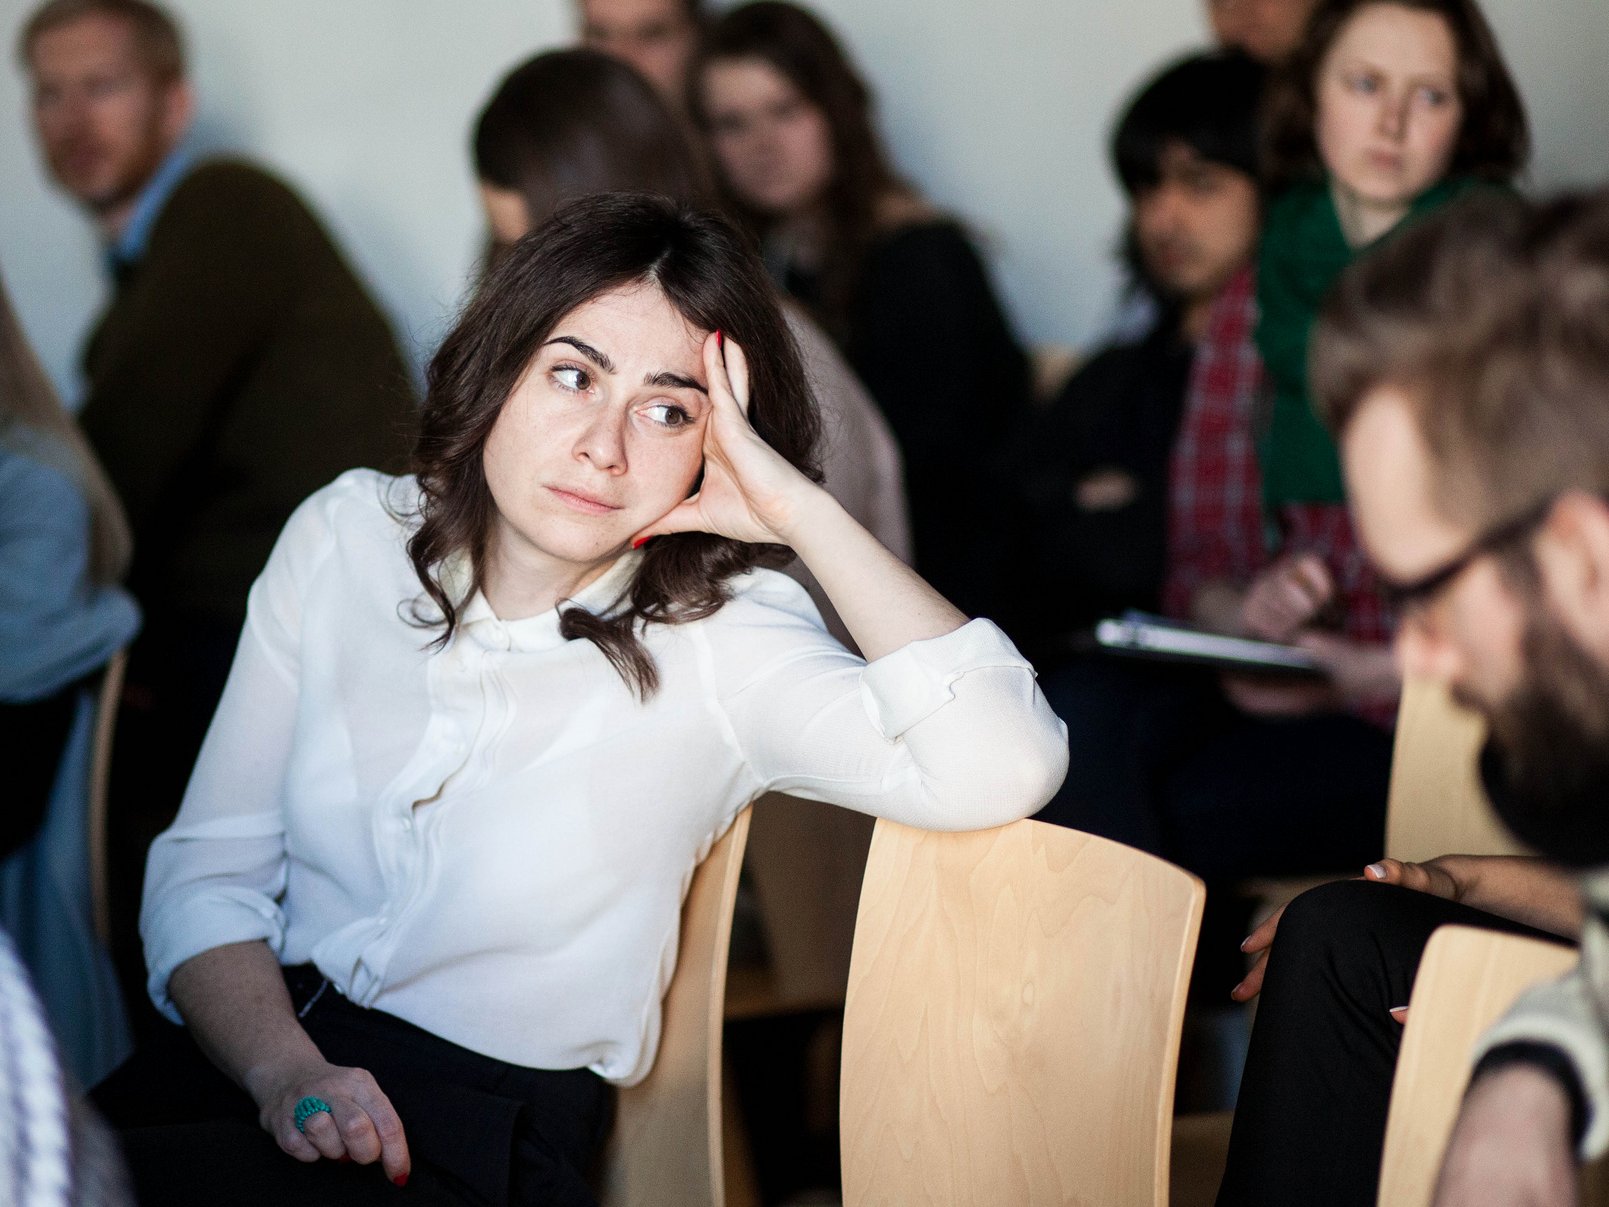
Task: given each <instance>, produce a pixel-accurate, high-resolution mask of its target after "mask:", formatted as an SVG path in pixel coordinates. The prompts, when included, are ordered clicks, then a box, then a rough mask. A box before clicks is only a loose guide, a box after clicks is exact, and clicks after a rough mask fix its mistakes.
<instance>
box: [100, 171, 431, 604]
mask: <svg viewBox="0 0 1609 1207" xmlns="http://www.w3.org/2000/svg"><path fill="white" fill-rule="evenodd" d="M84 367H85V370H86V372H87V374H88V378H89V397H88V400H87V402H86V403H85V406H84V410H83V414H82V422H83V426H84V431H85V432H86V433H87V435H88V436H89V438H90V440H91V442H92V443H93V444H94V446H95V451H96V453H97V454H99V456H100V458H101V460H102V462H103V463H104V464H105V466H106V470H107V473H108V474H109V475H110V477H111V480H112V483H113V485H114V486H115V487H116V488H117V491H118V493H119V494H120V495H121V496H122V499H123V504H124V506H125V507H126V508H127V509H128V515H129V521H130V524H131V525H132V527H133V530H134V565H133V567H132V569H131V572H130V580H129V585H130V587H131V589H132V590H133V591H134V593H135V595H136V596H137V597H138V598H139V600H140V601H141V603H142V604H144V605H145V608H146V611H147V613H148V615H149V616H150V618H151V620H152V621H153V622H154V623H157V624H160V623H162V622H164V621H165V620H170V619H172V618H174V617H183V616H185V615H196V614H199V615H203V616H207V617H211V618H215V619H221V620H225V621H231V622H238V621H239V620H240V619H241V618H243V617H244V615H245V610H246V592H247V589H248V588H249V587H250V585H251V583H252V580H253V579H254V578H255V577H256V576H257V574H258V572H259V571H261V570H262V568H263V564H264V562H266V561H267V559H268V553H269V550H270V549H271V548H272V547H273V543H274V540H275V539H276V537H277V536H278V535H279V530H280V528H281V527H282V526H283V525H284V523H285V521H286V519H287V518H289V516H290V513H291V512H292V510H294V509H295V507H296V505H297V504H298V503H300V502H301V501H302V499H304V498H305V497H306V496H307V495H309V494H311V493H312V492H313V491H314V490H316V489H318V488H319V487H320V486H323V485H324V484H325V483H327V482H329V481H330V480H331V479H333V478H335V477H336V476H337V475H338V474H340V473H341V472H342V471H343V470H346V469H350V468H352V467H354V466H371V467H375V468H380V469H387V470H394V469H398V468H400V467H401V466H402V464H403V462H404V461H405V459H406V455H407V451H408V449H409V447H410V445H411V442H412V433H413V429H414V423H415V413H416V412H415V406H414V401H415V400H414V396H413V390H412V386H411V385H410V383H409V378H408V372H407V369H406V367H405V365H404V362H403V359H402V357H401V355H400V353H399V352H398V350H397V345H396V341H395V340H394V339H393V337H392V334H391V331H390V328H389V327H388V325H387V324H386V321H385V319H384V318H383V317H382V316H381V314H380V312H379V310H378V309H377V308H376V306H375V304H374V302H373V300H372V299H371V298H370V297H369V295H368V293H367V292H366V291H365V290H364V288H363V286H362V285H361V284H360V283H359V282H358V280H357V278H356V276H354V274H353V272H352V270H351V269H350V268H349V267H348V266H347V265H346V263H345V262H344V261H343V260H342V258H341V256H340V253H339V252H338V251H337V250H336V248H335V246H334V244H333V243H331V241H330V239H329V237H328V236H327V235H326V234H325V233H324V231H323V229H322V228H321V227H320V226H319V224H318V221H317V220H316V219H315V218H314V217H313V215H312V214H311V213H310V212H309V211H308V209H307V207H306V206H305V205H303V203H302V202H301V201H300V200H299V199H298V198H297V197H296V195H295V194H294V193H292V192H291V191H290V190H289V189H288V188H286V187H285V186H284V185H283V184H281V183H280V182H279V181H277V180H275V179H273V178H272V177H270V176H268V175H267V174H266V173H264V172H262V171H260V170H258V169H257V168H254V167H252V166H250V165H248V164H244V163H235V162H212V163H206V164H202V165H200V166H199V167H197V168H196V169H195V170H194V171H192V172H191V173H190V174H189V175H188V176H187V177H186V178H185V179H184V180H183V181H182V182H181V183H180V184H179V186H178V187H177V188H176V189H175V190H174V192H173V195H172V197H170V198H169V200H168V202H167V204H166V205H165V206H164V207H163V209H162V212H161V214H160V215H159V216H158V218H157V221H156V224H155V226H154V227H153V228H152V231H151V236H150V242H149V244H148V246H147V250H146V253H145V255H144V257H143V258H142V259H141V260H140V261H139V263H138V264H137V265H135V266H134V267H133V269H131V270H130V271H128V272H126V273H124V274H122V276H121V278H120V279H119V281H118V284H117V287H116V292H115V294H114V296H113V299H112V302H111V304H110V306H109V307H108V308H107V310H106V312H105V314H104V315H102V317H101V320H100V322H99V324H98V325H97V327H96V329H95V331H94V333H93V334H92V335H91V337H90V340H89V344H88V346H87V348H86V350H85V354H84Z"/></svg>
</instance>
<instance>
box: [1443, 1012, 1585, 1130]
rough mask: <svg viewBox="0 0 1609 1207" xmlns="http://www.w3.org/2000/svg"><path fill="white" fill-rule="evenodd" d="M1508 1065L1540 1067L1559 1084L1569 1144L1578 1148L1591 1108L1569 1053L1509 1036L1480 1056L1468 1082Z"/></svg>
mask: <svg viewBox="0 0 1609 1207" xmlns="http://www.w3.org/2000/svg"><path fill="white" fill-rule="evenodd" d="M1511 1065H1529V1066H1530V1067H1531V1068H1534V1069H1540V1070H1541V1071H1542V1072H1544V1073H1546V1074H1548V1075H1549V1076H1550V1077H1552V1078H1553V1080H1554V1081H1556V1082H1558V1083H1559V1088H1560V1089H1562V1090H1563V1091H1564V1094H1565V1097H1567V1098H1568V1099H1569V1100H1570V1147H1571V1148H1572V1149H1574V1150H1579V1149H1580V1148H1581V1142H1582V1141H1583V1140H1584V1139H1586V1135H1587V1126H1588V1124H1590V1123H1591V1121H1592V1109H1591V1106H1590V1105H1589V1104H1588V1102H1587V1090H1586V1086H1584V1085H1583V1084H1582V1083H1581V1074H1580V1073H1578V1072H1577V1071H1576V1067H1575V1062H1574V1061H1572V1060H1571V1059H1570V1054H1569V1053H1568V1052H1566V1051H1565V1050H1564V1049H1563V1048H1561V1047H1558V1046H1557V1045H1555V1044H1548V1043H1538V1042H1537V1041H1535V1040H1527V1039H1514V1040H1509V1041H1507V1042H1506V1043H1501V1044H1498V1045H1497V1047H1495V1048H1492V1049H1491V1050H1490V1051H1489V1052H1487V1053H1486V1055H1484V1056H1482V1057H1481V1058H1480V1060H1479V1061H1478V1062H1477V1063H1476V1065H1475V1072H1474V1074H1473V1075H1472V1076H1471V1077H1470V1079H1469V1080H1470V1085H1474V1084H1475V1082H1476V1081H1478V1080H1479V1079H1480V1078H1481V1077H1482V1076H1483V1075H1484V1074H1487V1073H1495V1072H1497V1071H1498V1070H1499V1069H1506V1068H1509V1067H1510V1066H1511Z"/></svg>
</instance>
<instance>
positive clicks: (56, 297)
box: [0, 0, 1609, 398]
mask: <svg viewBox="0 0 1609 1207" xmlns="http://www.w3.org/2000/svg"><path fill="white" fill-rule="evenodd" d="M169 3H170V7H171V9H172V10H173V11H174V12H175V14H176V15H178V16H179V18H180V19H181V20H182V21H183V23H184V25H185V28H186V30H187V32H188V35H189V40H190V47H191V61H192V74H193V75H194V77H195V82H196V85H197V89H198V91H199V93H200V98H201V123H200V132H199V133H200V139H201V141H202V143H203V145H205V146H207V147H213V148H231V149H237V150H240V151H243V152H245V153H246V154H248V155H250V156H252V157H253V158H255V159H258V160H260V161H262V162H264V163H266V164H268V165H269V166H271V167H272V168H274V169H275V170H277V171H278V172H280V173H281V174H282V175H283V176H285V177H286V178H287V179H288V180H289V181H291V182H292V183H293V184H294V185H296V186H297V187H298V188H299V189H300V190H301V192H302V194H303V195H304V196H305V197H306V198H307V199H308V200H309V201H310V202H311V203H312V204H313V205H314V207H315V208H316V209H317V210H318V212H319V213H320V215H321V216H322V217H323V219H324V220H325V222H326V223H327V224H328V225H329V226H330V227H331V228H332V229H333V230H334V232H335V234H336V236H337V238H338V240H339V241H340V242H341V244H342V246H343V247H344V248H345V249H346V251H347V253H348V254H349V256H350V257H351V258H352V259H353V260H354V261H355V262H356V264H357V266H358V268H359V270H360V271H361V272H362V274H363V275H364V277H365V278H366V279H367V280H368V281H369V283H370V284H371V285H372V286H373V288H374V289H375V291H376V293H377V294H378V296H379V297H380V299H381V301H382V303H383V304H384V305H385V307H386V309H387V310H388V311H389V313H390V314H391V316H392V318H393V319H394V321H395V322H396V325H397V328H398V331H399V334H400V335H401V337H402V339H403V341H404V344H405V346H406V347H407V349H408V351H409V352H410V353H411V354H412V356H413V357H414V359H415V361H416V362H422V361H423V360H424V359H425V358H426V357H428V355H429V353H430V351H431V349H432V347H433V346H434V343H435V341H436V340H437V339H439V337H440V335H441V334H442V332H443V330H444V325H445V324H446V323H447V322H448V321H449V320H450V318H451V315H452V312H453V309H454V308H455V306H456V305H457V304H458V302H459V301H460V299H461V297H462V293H463V290H464V286H465V283H466V281H467V280H468V276H469V273H470V271H471V269H472V265H473V263H474V260H475V257H476V254H477V252H478V249H479V247H480V242H481V225H480V219H479V214H478V210H477V208H476V200H475V192H474V184H473V181H472V179H471V174H470V169H469V164H468V150H467V139H468V131H469V123H470V121H471V120H472V118H473V116H474V114H475V113H476V111H477V110H478V108H479V106H480V104H481V103H482V101H483V100H484V99H485V97H486V95H487V94H488V92H489V91H490V89H491V87H492V85H493V83H494V82H495V80H496V79H497V78H498V77H499V76H500V75H501V74H502V73H503V72H504V71H506V70H507V69H508V68H509V67H511V66H513V65H514V64H515V63H517V62H519V61H521V60H522V59H523V58H525V57H526V56H527V55H529V54H531V53H533V52H534V51H536V50H539V49H543V48H546V47H550V46H554V45H560V44H562V43H564V42H565V41H567V40H568V39H569V37H570V36H571V31H572V27H573V20H574V18H573V13H572V9H571V4H570V0H470V2H469V3H463V2H461V0H317V2H315V0H275V2H274V3H262V2H260V0H169ZM817 7H818V10H819V11H820V12H821V13H822V14H823V15H824V16H826V17H827V18H828V19H829V20H830V21H831V22H832V23H833V24H834V25H835V26H836V28H837V29H838V31H839V33H840V34H841V35H842V36H843V37H844V39H845V40H846V42H847V43H848V44H849V46H850V48H851V51H852V53H853V54H854V56H855V57H856V58H857V59H858V61H859V62H860V64H861V66H862V68H863V70H864V71H865V73H866V75H867V76H868V77H869V78H870V80H871V81H872V83H873V85H874V86H875V88H876V90H877V92H878V95H879V99H880V104H881V115H882V124H883V128H884V130H885V132H886V134H887V135H888V138H889V141H890V143H891V144H892V147H893V150H894V154H895V157H896V159H897V161H898V163H899V165H900V167H901V168H902V170H903V171H904V172H905V173H906V174H907V175H908V176H909V177H911V178H912V179H913V180H915V181H916V182H917V183H918V184H919V185H920V186H921V187H922V188H923V189H925V190H926V191H927V192H928V193H929V194H930V195H931V196H932V197H933V198H934V199H935V200H936V201H938V202H939V203H940V204H941V205H944V206H946V207H948V208H950V209H952V210H954V211H955V212H956V213H958V214H959V215H960V216H961V217H962V218H963V219H965V220H966V221H967V222H968V223H969V224H970V225H971V227H972V229H973V230H974V231H975V232H976V234H977V235H978V236H979V238H980V240H981V241H982V243H983V245H984V247H985V249H986V251H987V253H988V254H989V256H990V258H991V261H992V264H993V268H994V272H995V276H996V280H997V282H998V283H999V285H1000V287H1001V290H1002V292H1003V293H1004V295H1005V298H1006V302H1007V305H1008V308H1009V309H1010V311H1011V313H1012V315H1013V317H1014V319H1015V321H1016V324H1017V327H1018V329H1019V331H1020V333H1021V335H1022V336H1023V338H1024V339H1025V340H1028V341H1030V342H1034V343H1064V344H1072V345H1075V346H1076V345H1079V344H1081V343H1083V342H1084V341H1085V340H1087V339H1089V338H1091V337H1092V336H1093V335H1094V334H1095V333H1096V331H1097V329H1098V327H1099V324H1100V323H1101V321H1102V319H1103V317H1104V316H1105V315H1106V314H1107V313H1108V310H1109V307H1110V299H1111V296H1112V292H1113V289H1114V287H1115V283H1116V280H1117V274H1116V270H1115V266H1114V263H1113V257H1112V249H1113V247H1114V246H1115V243H1116V239H1117V229H1118V225H1119V223H1120V222H1121V220H1122V198H1121V195H1120V194H1119V192H1118V190H1117V188H1116V186H1115V185H1114V183H1113V181H1112V179H1111V173H1110V171H1109V169H1108V167H1107V164H1106V154H1105V141H1106V133H1107V130H1108V127H1109V125H1110V123H1111V119H1112V116H1113V113H1114V112H1115V110H1116V108H1117V107H1118V106H1119V104H1120V103H1121V102H1122V100H1123V99H1124V97H1125V96H1126V95H1127V94H1128V93H1129V92H1130V91H1131V90H1132V89H1133V88H1134V86H1135V85H1136V84H1137V83H1138V82H1139V81H1140V80H1142V79H1143V78H1144V77H1145V76H1146V75H1148V74H1150V73H1151V72H1152V71H1153V70H1154V69H1155V68H1157V67H1158V66H1160V65H1161V64H1162V63H1163V62H1165V61H1166V60H1167V59H1169V58H1170V57H1172V56H1174V55H1176V54H1179V53H1181V52H1183V51H1186V50H1188V49H1190V48H1192V47H1194V46H1198V45H1200V44H1202V43H1203V42H1204V41H1205V39H1206V27H1205V23H1204V19H1203V14H1202V8H1203V4H1202V0H1006V2H1005V3H993V4H984V3H981V2H980V0H920V3H915V2H911V0H819V3H818V5H817ZM31 9H32V5H31V4H24V3H22V2H21V0H0V39H3V43H4V49H5V55H6V63H5V66H4V67H3V68H0V271H3V272H4V274H5V278H6V281H7V284H8V286H9V288H10V291H11V293H12V297H13V299H14V300H15V302H16V303H17V306H18V309H19V311H20V313H21V316H22V320H23V324H24V326H25V327H26V328H27V330H28V332H29V334H30V335H31V337H32V338H33V340H34V343H35V346H36V347H37V348H38V349H39V351H40V354H41V356H42V357H43V358H44V360H45V362H46V366H47V368H48V369H49V370H50V372H51V374H52V376H53V377H54V378H55V379H56V381H57V382H58V384H60V385H61V386H62V387H63V392H64V394H66V395H67V396H68V397H69V398H73V397H76V396H77V393H78V383H77V375H76V371H75V365H76V357H77V348H78V345H79V343H80V341H81V339H82V337H83V333H84V331H85V328H86V327H87V325H88V324H89V322H90V320H91V319H92V318H93V316H94V314H95V312H96V310H97V309H98V308H99V306H100V304H101V300H102V297H103V291H104V283H103V281H102V279H101V274H100V268H99V261H98V251H97V247H96V243H95V239H94V237H93V234H92V232H91V230H90V228H89V226H88V224H87V223H86V222H85V221H84V220H83V219H82V217H81V216H80V215H79V213H78V212H77V211H76V210H75V209H74V208H73V207H72V206H71V205H70V204H69V203H68V202H67V201H65V200H64V199H63V198H62V197H61V196H60V195H58V194H56V193H54V192H52V191H51V189H50V188H49V186H48V184H47V183H46V181H45V179H44V177H43V174H42V172H41V169H40V165H39V161H38V157H37V155H36V154H35V151H34V145H33V140H32V136H31V133H30V130H29V126H28V111H27V89H26V86H25V81H24V79H23V77H22V73H21V71H20V70H19V69H18V68H17V67H16V65H15V63H14V60H13V58H12V53H11V51H12V47H13V46H14V45H15V40H16V36H17V31H18V29H19V27H20V26H21V24H22V22H23V20H24V19H25V17H26V15H27V13H28V12H29V11H31ZM1486 9H1487V12H1488V14H1489V16H1490V17H1491V20H1492V22H1493V24H1494V25H1495V26H1496V27H1497V31H1498V34H1499V37H1500V38H1501V40H1502V43H1503V47H1504V50H1505V52H1506V54H1507V56H1508V58H1509V61H1510V64H1511V65H1512V67H1513V69H1514V72H1515V74H1516V76H1517V77H1518V79H1519V82H1520V86H1521V88H1522V90H1523V91H1524V93H1525V97H1526V101H1527V104H1528V107H1529V110H1530V114H1531V117H1532V121H1533V125H1534V128H1535V131H1536V134H1537V140H1536V141H1537V154H1536V158H1535V161H1534V168H1533V172H1532V180H1533V183H1534V184H1536V185H1537V186H1538V187H1543V188H1547V187H1553V186H1555V185H1560V184H1565V183H1577V184H1579V183H1589V182H1592V181H1595V180H1599V179H1603V178H1604V177H1605V176H1609V122H1606V121H1605V120H1604V117H1603V115H1604V114H1605V113H1609V72H1606V71H1605V70H1604V66H1605V64H1606V63H1609V4H1606V3H1605V0H1487V3H1486Z"/></svg>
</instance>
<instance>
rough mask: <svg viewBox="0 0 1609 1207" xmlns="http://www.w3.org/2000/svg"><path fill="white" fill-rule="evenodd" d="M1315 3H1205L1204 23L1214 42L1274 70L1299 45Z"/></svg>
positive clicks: (1224, 0)
mask: <svg viewBox="0 0 1609 1207" xmlns="http://www.w3.org/2000/svg"><path fill="white" fill-rule="evenodd" d="M1316 2H1317V0H1207V21H1208V23H1209V24H1211V26H1212V32H1213V34H1214V35H1215V36H1216V37H1217V39H1218V41H1219V42H1221V43H1222V44H1223V45H1225V46H1228V47H1233V48H1234V49H1236V50H1243V51H1245V52H1246V53H1247V54H1249V55H1250V56H1251V57H1252V58H1254V59H1256V60H1257V61H1258V62H1260V63H1266V64H1268V65H1269V66H1275V65H1277V64H1279V63H1283V62H1284V61H1285V60H1286V59H1288V58H1290V56H1291V54H1292V53H1293V52H1294V51H1295V50H1296V48H1297V46H1299V45H1301V41H1302V33H1303V31H1304V30H1305V29H1306V27H1307V20H1308V17H1310V16H1311V15H1312V12H1313V6H1314V4H1315V3H1316Z"/></svg>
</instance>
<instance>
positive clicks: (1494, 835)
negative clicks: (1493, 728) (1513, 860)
mask: <svg viewBox="0 0 1609 1207" xmlns="http://www.w3.org/2000/svg"><path fill="white" fill-rule="evenodd" d="M1485 740H1486V726H1485V724H1484V723H1483V722H1482V721H1481V719H1480V717H1479V716H1477V715H1476V714H1475V713H1472V712H1470V711H1468V710H1467V709H1464V708H1460V707H1459V706H1458V705H1457V704H1455V703H1453V701H1452V699H1451V697H1449V696H1448V694H1447V689H1446V688H1444V687H1442V686H1441V685H1440V684H1438V683H1432V682H1430V681H1428V680H1409V681H1408V682H1407V683H1405V684H1404V685H1403V688H1402V706H1401V707H1400V708H1399V709H1398V711H1397V742H1396V747H1395V750H1394V753H1393V755H1392V760H1391V794H1390V797H1389V798H1388V803H1387V805H1386V849H1385V853H1386V854H1387V855H1389V856H1391V858H1393V859H1404V860H1415V861H1417V860H1424V859H1432V858H1434V857H1435V856H1437V855H1453V854H1456V855H1516V854H1520V853H1521V852H1522V851H1523V848H1522V847H1521V846H1520V845H1519V844H1518V843H1517V842H1515V840H1514V839H1513V838H1512V837H1511V836H1510V835H1509V834H1508V832H1507V831H1505V830H1504V829H1503V828H1502V826H1501V825H1500V824H1499V823H1498V821H1497V817H1496V815H1494V814H1493V813H1492V810H1491V807H1490V806H1489V805H1488V804H1487V803H1486V794H1485V792H1484V791H1482V789H1481V785H1480V777H1479V774H1478V773H1477V770H1476V761H1477V759H1478V757H1479V755H1480V748H1481V743H1482V742H1484V741H1485Z"/></svg>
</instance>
